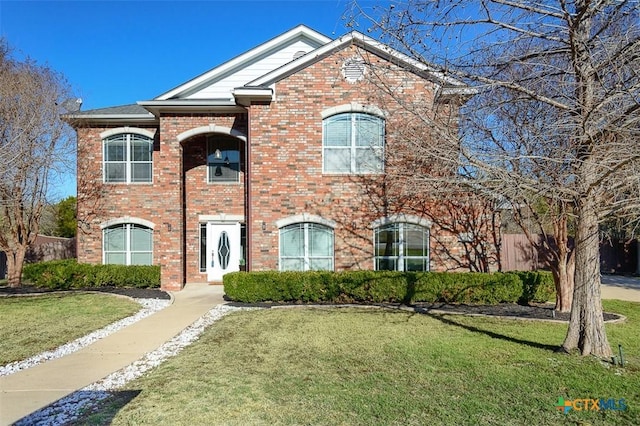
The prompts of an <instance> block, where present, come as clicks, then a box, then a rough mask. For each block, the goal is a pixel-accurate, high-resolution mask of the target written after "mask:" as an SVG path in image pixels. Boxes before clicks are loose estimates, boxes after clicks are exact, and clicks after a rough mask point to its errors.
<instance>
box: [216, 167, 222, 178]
mask: <svg viewBox="0 0 640 426" xmlns="http://www.w3.org/2000/svg"><path fill="white" fill-rule="evenodd" d="M214 175H215V176H222V167H220V166H218V167H216V171H215V173H214Z"/></svg>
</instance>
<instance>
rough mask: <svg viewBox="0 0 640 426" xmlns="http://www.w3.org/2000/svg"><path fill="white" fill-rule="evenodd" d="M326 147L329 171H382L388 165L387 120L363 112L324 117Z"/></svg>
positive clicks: (323, 144) (324, 168) (326, 164)
mask: <svg viewBox="0 0 640 426" xmlns="http://www.w3.org/2000/svg"><path fill="white" fill-rule="evenodd" d="M322 127H323V133H322V146H323V151H324V152H323V157H324V165H323V171H324V172H326V173H358V174H364V173H380V172H382V170H383V165H384V120H383V119H382V118H380V117H377V116H375V115H370V114H363V113H343V114H337V115H333V116H331V117H327V118H325V119H324V121H323V123H322Z"/></svg>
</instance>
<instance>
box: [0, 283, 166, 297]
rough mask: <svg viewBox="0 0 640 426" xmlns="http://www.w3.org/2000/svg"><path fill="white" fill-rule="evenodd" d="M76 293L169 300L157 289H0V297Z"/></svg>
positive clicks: (24, 287)
mask: <svg viewBox="0 0 640 426" xmlns="http://www.w3.org/2000/svg"><path fill="white" fill-rule="evenodd" d="M77 291H97V292H101V293H110V294H120V295H123V296H129V297H133V298H135V299H166V300H168V299H170V298H171V296H169V293H167V292H166V291H164V290H160V289H159V288H121V287H92V288H83V289H73V290H51V289H48V288H38V287H33V286H28V285H23V286H20V287H7V286H3V287H0V297H1V296H14V295H17V296H19V295H34V294H39V293H40V294H41V293H52V292H68V293H71V292H77Z"/></svg>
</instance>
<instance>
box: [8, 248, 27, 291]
mask: <svg viewBox="0 0 640 426" xmlns="http://www.w3.org/2000/svg"><path fill="white" fill-rule="evenodd" d="M26 253H27V249H26V247H19V248H18V249H17V250H15V251H13V252H7V253H6V254H7V282H8V284H9V287H20V286H21V285H22V266H23V265H24V258H25V256H26Z"/></svg>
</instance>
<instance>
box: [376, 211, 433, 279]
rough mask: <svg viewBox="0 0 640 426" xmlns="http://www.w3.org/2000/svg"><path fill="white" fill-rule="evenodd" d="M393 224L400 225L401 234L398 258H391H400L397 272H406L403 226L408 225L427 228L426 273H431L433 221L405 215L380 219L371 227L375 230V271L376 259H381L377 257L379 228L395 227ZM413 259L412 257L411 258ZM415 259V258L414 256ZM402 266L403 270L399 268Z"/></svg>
mask: <svg viewBox="0 0 640 426" xmlns="http://www.w3.org/2000/svg"><path fill="white" fill-rule="evenodd" d="M393 224H398V225H399V228H398V231H399V233H400V241H399V242H398V253H399V254H398V256H391V257H397V258H398V263H397V265H396V271H404V270H405V268H404V261H405V259H406V258H407V257H405V256H404V255H403V252H404V238H403V233H404V229H403V225H404V224H408V225H417V226H421V227H423V228H425V229H426V230H427V232H428V239H427V269H426V271H430V270H431V246H430V244H431V221H429V220H427V219H424V218H421V217H418V216H413V215H405V214H397V215H393V216H389V217H384V218H380V219H377V220H375V221H374V222H373V223H372V224H371V227H372V228H373V240H372V241H373V269H374V270H375V271H377V270H378V265H377V262H376V259H377V258H378V257H379V256H377V255H376V249H377V247H376V234H377V232H378V229H379V228H382V227H385V226H388V225H393ZM409 257H412V256H409ZM413 257H415V256H413ZM418 257H424V256H418ZM400 265H401V266H402V269H400V268H399V266H400ZM426 271H425V272H426Z"/></svg>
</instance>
